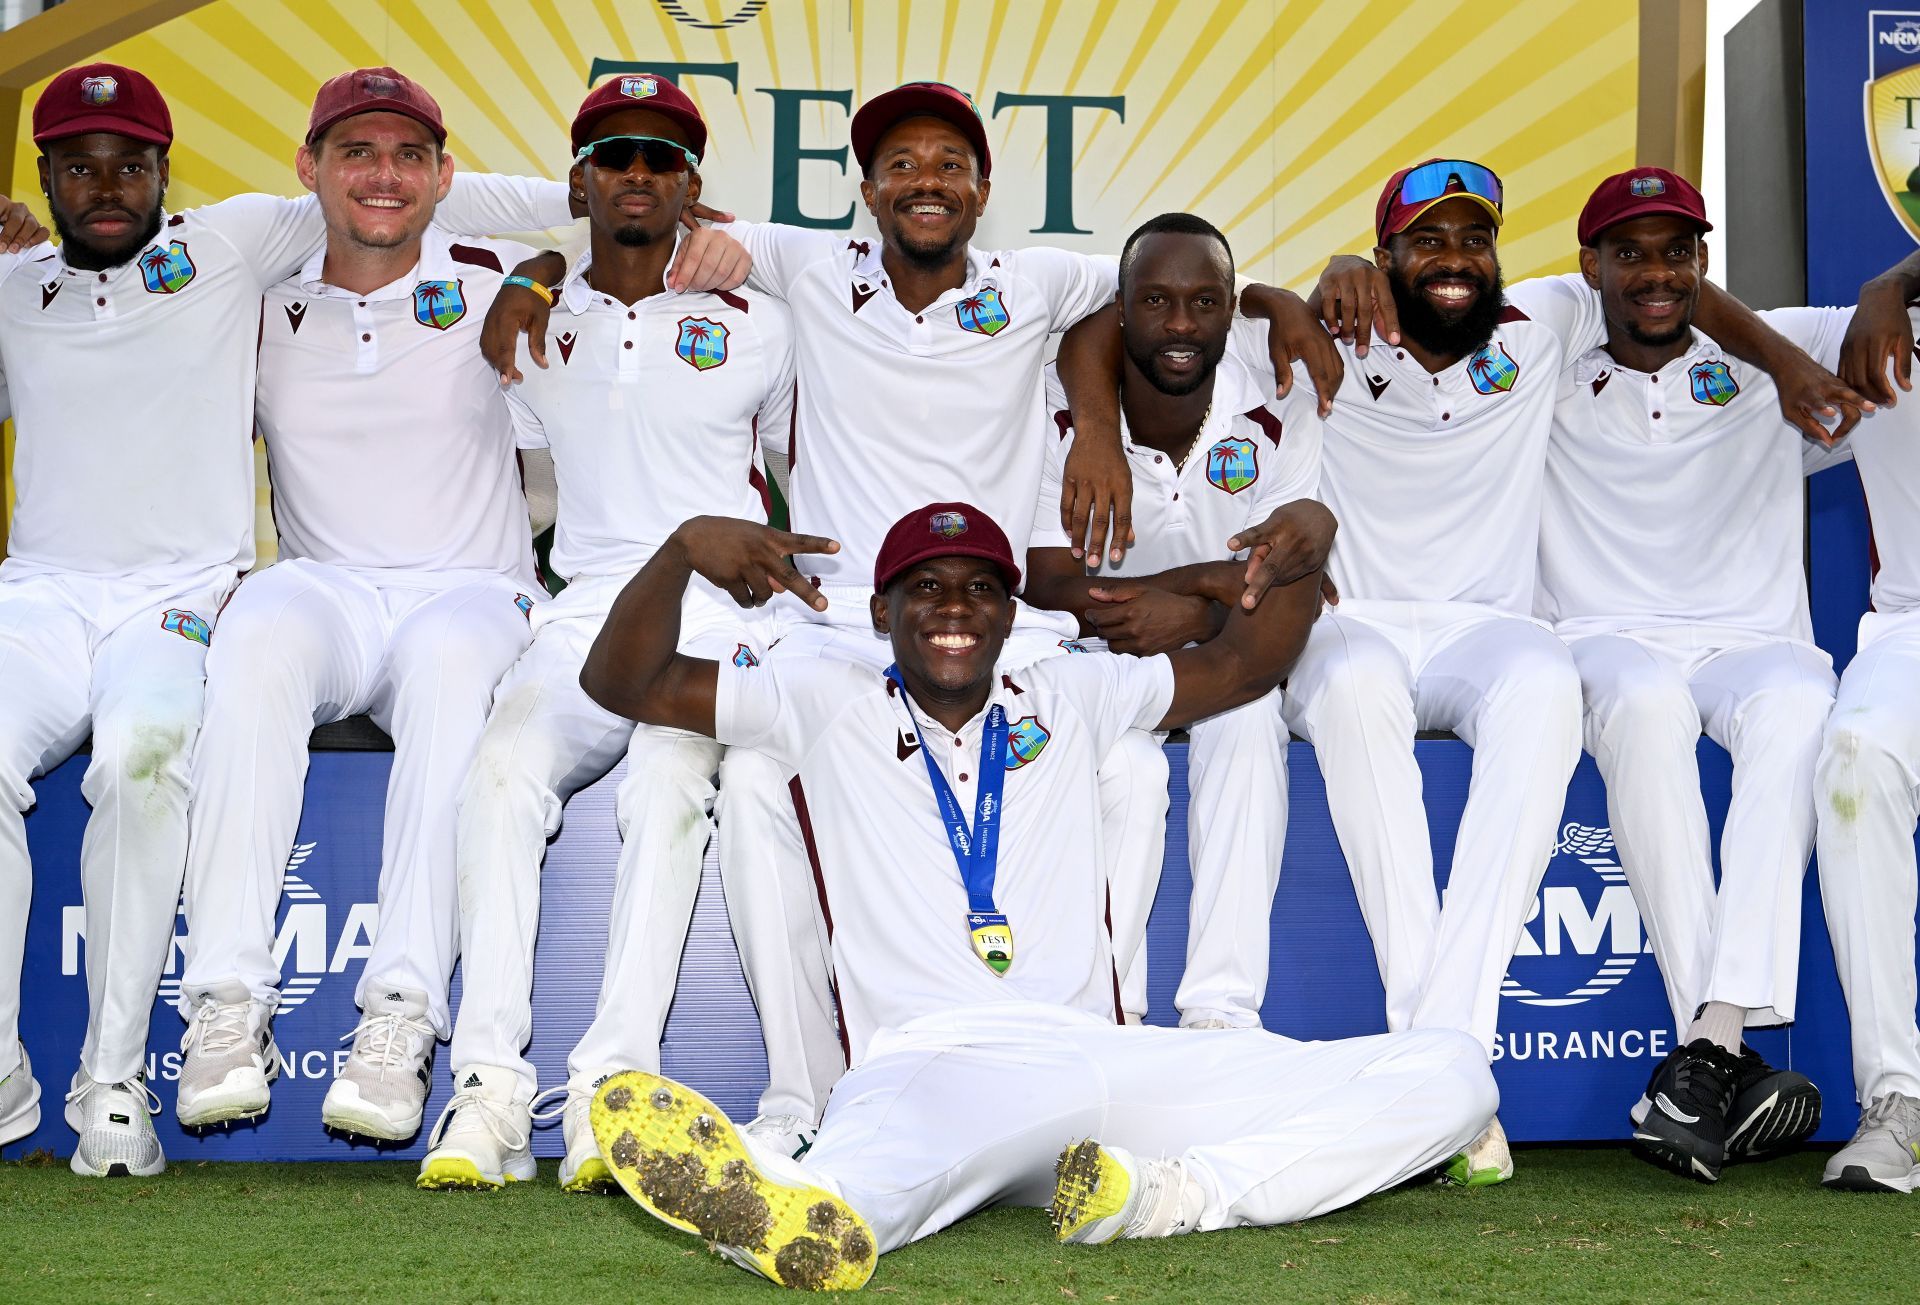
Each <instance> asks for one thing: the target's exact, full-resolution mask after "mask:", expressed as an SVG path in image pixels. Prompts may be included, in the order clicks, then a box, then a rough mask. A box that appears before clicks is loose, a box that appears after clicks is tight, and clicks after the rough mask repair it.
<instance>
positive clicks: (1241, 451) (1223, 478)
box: [1207, 439, 1260, 494]
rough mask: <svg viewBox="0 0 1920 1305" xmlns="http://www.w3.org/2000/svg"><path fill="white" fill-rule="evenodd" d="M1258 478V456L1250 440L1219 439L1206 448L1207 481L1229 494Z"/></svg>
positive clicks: (1237, 491) (1235, 492)
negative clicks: (1216, 442)
mask: <svg viewBox="0 0 1920 1305" xmlns="http://www.w3.org/2000/svg"><path fill="white" fill-rule="evenodd" d="M1258 479H1260V456H1259V452H1258V451H1257V450H1256V449H1255V448H1254V447H1253V441H1252V440H1242V439H1231V440H1221V441H1220V442H1219V443H1218V444H1216V445H1214V446H1213V447H1212V448H1210V449H1208V450H1207V483H1208V484H1209V485H1212V486H1213V487H1214V488H1215V489H1224V490H1225V491H1227V493H1229V494H1238V493H1239V492H1240V491H1241V490H1243V489H1245V488H1246V487H1247V486H1249V485H1251V484H1252V483H1253V482H1254V481H1256V480H1258Z"/></svg>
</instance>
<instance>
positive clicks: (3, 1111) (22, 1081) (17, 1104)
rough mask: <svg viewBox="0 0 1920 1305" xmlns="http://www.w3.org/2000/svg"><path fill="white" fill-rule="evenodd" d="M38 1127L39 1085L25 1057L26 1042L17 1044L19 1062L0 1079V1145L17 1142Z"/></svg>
mask: <svg viewBox="0 0 1920 1305" xmlns="http://www.w3.org/2000/svg"><path fill="white" fill-rule="evenodd" d="M38 1127H40V1084H39V1082H38V1080H36V1079H35V1078H34V1077H33V1062H32V1061H30V1060H28V1059H27V1044H26V1043H24V1042H23V1043H21V1044H20V1063H19V1064H18V1065H15V1066H14V1067H13V1072H12V1073H11V1074H8V1075H7V1076H6V1077H5V1078H0V1146H5V1145H6V1144H7V1143H9V1142H18V1141H19V1140H20V1139H21V1138H23V1137H25V1136H27V1135H28V1134H29V1133H31V1132H33V1131H34V1130H35V1129H36V1128H38Z"/></svg>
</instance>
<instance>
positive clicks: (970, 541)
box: [873, 503, 1020, 594]
mask: <svg viewBox="0 0 1920 1305" xmlns="http://www.w3.org/2000/svg"><path fill="white" fill-rule="evenodd" d="M930 557H978V558H984V559H985V560H987V561H989V562H992V563H993V564H994V565H995V566H997V567H999V568H1000V574H1001V575H1003V576H1005V577H1006V578H1007V588H1008V589H1009V590H1013V589H1018V588H1019V587H1020V564H1019V563H1017V562H1015V561H1014V560H1013V546H1012V545H1011V544H1009V543H1007V533H1006V531H1004V530H1002V529H1000V527H999V526H997V525H995V524H994V521H993V518H992V517H990V516H988V515H987V514H986V513H984V512H982V511H981V510H980V509H979V508H977V507H974V506H973V505H972V504H970V503H929V504H927V506H925V507H923V508H921V509H919V510H918V511H917V512H909V513H907V515H905V516H904V517H901V518H900V519H899V520H898V521H896V522H894V523H893V529H891V530H889V531H887V537H886V540H885V541H884V542H883V543H882V544H881V545H880V556H879V557H877V558H875V559H874V563H873V592H875V593H876V594H879V593H885V592H886V589H887V586H888V585H890V584H892V583H893V581H894V578H895V577H896V576H898V575H900V574H901V572H903V571H906V570H907V569H908V568H909V567H914V566H918V565H919V564H920V563H922V562H924V561H926V560H927V559H928V558H930Z"/></svg>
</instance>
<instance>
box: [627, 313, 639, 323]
mask: <svg viewBox="0 0 1920 1305" xmlns="http://www.w3.org/2000/svg"><path fill="white" fill-rule="evenodd" d="M639 315H640V314H638V313H628V314H627V320H628V321H629V322H631V321H632V320H633V319H634V318H636V317H638V316H639Z"/></svg>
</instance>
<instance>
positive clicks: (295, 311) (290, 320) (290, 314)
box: [286, 303, 307, 335]
mask: <svg viewBox="0 0 1920 1305" xmlns="http://www.w3.org/2000/svg"><path fill="white" fill-rule="evenodd" d="M286 309H287V329H288V330H290V331H292V332H293V333H294V334H295V335H298V334H300V323H302V322H304V321H306V320H307V306H306V305H305V304H303V303H291V304H288V305H286Z"/></svg>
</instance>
